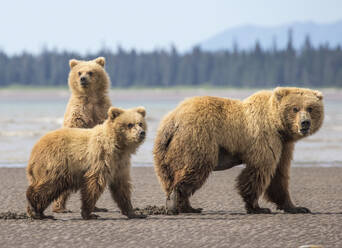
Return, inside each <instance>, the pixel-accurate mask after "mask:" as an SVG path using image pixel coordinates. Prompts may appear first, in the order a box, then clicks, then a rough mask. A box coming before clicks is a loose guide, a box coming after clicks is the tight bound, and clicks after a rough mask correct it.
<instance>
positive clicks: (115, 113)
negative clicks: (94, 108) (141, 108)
mask: <svg viewBox="0 0 342 248" xmlns="http://www.w3.org/2000/svg"><path fill="white" fill-rule="evenodd" d="M123 112H124V110H123V109H120V108H115V107H111V108H110V109H109V110H108V117H109V118H110V119H111V120H114V119H115V118H116V117H118V116H119V115H121V114H122V113H123Z"/></svg>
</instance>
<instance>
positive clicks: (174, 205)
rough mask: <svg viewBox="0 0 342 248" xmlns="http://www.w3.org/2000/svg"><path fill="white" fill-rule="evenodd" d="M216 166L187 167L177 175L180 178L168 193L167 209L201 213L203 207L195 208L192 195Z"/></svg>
mask: <svg viewBox="0 0 342 248" xmlns="http://www.w3.org/2000/svg"><path fill="white" fill-rule="evenodd" d="M213 168H214V166H198V168H197V169H196V170H190V169H186V170H185V172H182V173H180V175H181V176H178V175H176V176H175V178H177V179H178V181H177V182H176V184H175V186H174V187H173V188H172V191H171V192H170V193H169V194H168V195H167V199H166V209H167V211H168V212H169V213H173V214H177V213H201V212H202V208H193V207H192V206H191V204H190V200H189V198H190V196H191V195H193V194H194V193H195V192H196V191H197V190H198V189H199V188H201V187H202V185H203V184H204V182H205V181H206V179H207V178H208V176H209V174H210V172H211V171H212V170H213Z"/></svg>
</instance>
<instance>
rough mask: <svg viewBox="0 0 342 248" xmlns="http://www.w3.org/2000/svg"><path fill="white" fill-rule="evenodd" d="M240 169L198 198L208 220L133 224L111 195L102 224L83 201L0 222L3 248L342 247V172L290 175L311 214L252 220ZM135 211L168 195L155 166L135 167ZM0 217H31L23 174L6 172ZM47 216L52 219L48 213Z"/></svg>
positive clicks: (214, 178) (0, 182) (215, 180)
mask: <svg viewBox="0 0 342 248" xmlns="http://www.w3.org/2000/svg"><path fill="white" fill-rule="evenodd" d="M240 170H241V168H233V169H231V170H227V171H222V172H215V173H213V174H212V175H211V176H210V178H209V180H208V181H207V182H206V184H205V185H204V187H202V189H201V190H200V191H198V192H197V193H196V194H195V195H194V196H193V197H192V198H191V202H192V205H193V207H202V208H203V209H204V211H203V213H202V214H181V215H178V216H169V215H150V216H148V218H147V219H133V220H128V219H127V218H126V217H125V216H123V215H121V214H120V212H119V210H118V208H117V206H116V204H114V203H113V201H112V199H111V198H110V195H109V192H108V190H106V191H105V193H104V194H103V195H102V197H101V198H100V200H99V202H98V204H97V205H98V206H99V207H106V208H108V209H109V212H107V213H99V215H100V218H99V219H98V220H89V221H84V220H82V219H81V216H80V201H79V194H73V195H72V198H71V200H70V201H69V205H68V206H69V208H70V209H71V210H72V211H73V213H70V214H54V216H55V218H56V219H57V220H29V219H10V220H4V219H0V247H299V246H300V245H304V244H319V245H322V246H324V247H342V168H292V173H291V194H292V199H293V201H294V202H295V203H296V204H297V205H300V206H305V207H308V208H309V209H311V211H312V214H297V215H292V214H284V213H282V212H281V211H277V210H276V208H275V207H274V206H273V205H271V204H269V203H266V202H264V201H261V202H260V205H261V206H263V207H265V206H267V207H270V208H271V209H272V211H273V214H269V215H265V214H263V215H247V214H245V210H244V208H243V203H242V200H241V199H240V196H239V195H238V194H237V192H236V190H235V189H234V182H235V178H236V176H237V175H238V173H239V171H240ZM132 179H133V185H134V192H133V204H134V206H135V207H139V208H143V207H145V206H146V205H157V206H162V205H163V204H164V200H165V199H164V193H163V192H162V190H161V188H160V186H159V183H158V180H157V178H156V176H155V174H154V171H153V168H151V167H144V168H143V167H134V168H132ZM0 187H1V191H0V212H6V211H11V212H16V213H22V212H24V211H25V207H26V198H25V190H26V187H27V180H26V176H25V169H23V168H0ZM46 214H52V213H51V209H50V208H49V209H48V210H47V211H46Z"/></svg>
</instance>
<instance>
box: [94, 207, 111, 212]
mask: <svg viewBox="0 0 342 248" xmlns="http://www.w3.org/2000/svg"><path fill="white" fill-rule="evenodd" d="M93 212H108V209H107V208H98V207H95V208H94V210H93Z"/></svg>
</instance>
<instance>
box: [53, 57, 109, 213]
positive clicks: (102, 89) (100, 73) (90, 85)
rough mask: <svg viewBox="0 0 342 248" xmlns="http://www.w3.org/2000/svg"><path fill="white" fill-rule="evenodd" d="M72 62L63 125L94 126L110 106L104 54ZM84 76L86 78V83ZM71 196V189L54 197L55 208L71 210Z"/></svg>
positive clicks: (60, 210) (102, 118)
mask: <svg viewBox="0 0 342 248" xmlns="http://www.w3.org/2000/svg"><path fill="white" fill-rule="evenodd" d="M69 65H70V73H69V80H68V82H69V88H70V90H71V97H70V99H69V102H68V105H67V109H66V111H65V114H64V123H63V127H76V128H92V127H94V126H96V125H98V124H101V123H103V122H104V121H105V120H106V118H107V111H108V109H109V107H110V106H111V102H110V99H109V96H108V88H109V84H110V81H109V77H108V75H107V73H106V71H105V69H104V66H105V58H104V57H98V58H96V59H94V60H90V61H79V60H75V59H72V60H70V62H69ZM81 78H84V83H85V84H84V85H83V86H82V84H81V83H82V81H81ZM69 196H70V192H64V193H63V194H62V195H61V196H60V197H59V198H58V199H57V200H56V201H54V203H53V207H52V211H53V212H56V213H65V212H69V211H68V210H67V209H66V202H67V199H68V198H69ZM98 210H103V211H104V210H105V209H98Z"/></svg>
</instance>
